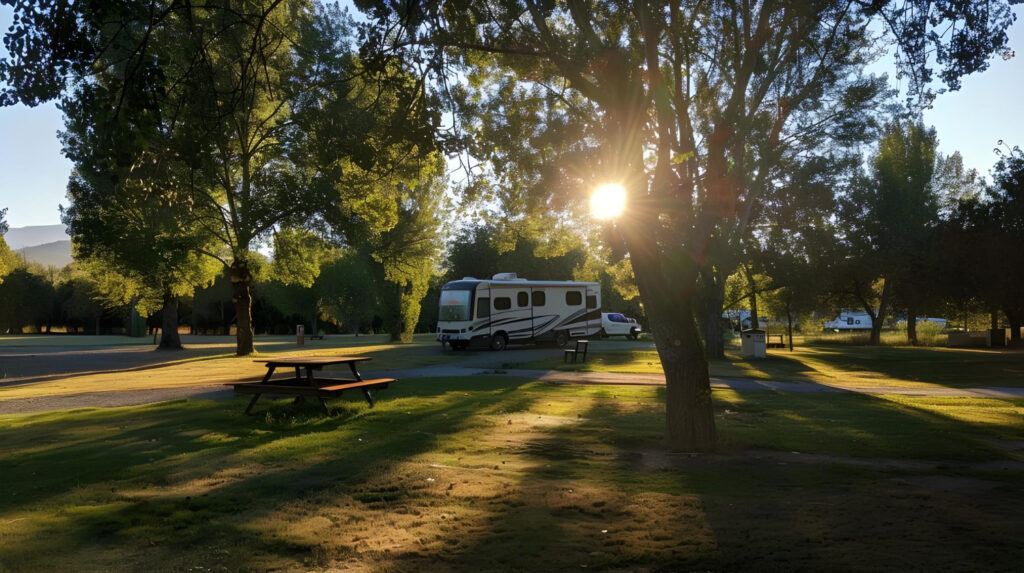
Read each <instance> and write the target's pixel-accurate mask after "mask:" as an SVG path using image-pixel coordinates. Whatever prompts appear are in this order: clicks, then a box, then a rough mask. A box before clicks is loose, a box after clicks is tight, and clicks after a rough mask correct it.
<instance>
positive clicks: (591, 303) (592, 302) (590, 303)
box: [587, 294, 597, 309]
mask: <svg viewBox="0 0 1024 573" xmlns="http://www.w3.org/2000/svg"><path fill="white" fill-rule="evenodd" d="M587 308H588V309H595V308H597V297H596V296H594V295H592V294H588V295H587Z"/></svg>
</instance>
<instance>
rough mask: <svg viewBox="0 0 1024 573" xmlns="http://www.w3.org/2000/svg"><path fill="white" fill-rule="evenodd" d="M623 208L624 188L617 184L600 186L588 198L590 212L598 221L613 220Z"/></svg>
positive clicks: (624, 200)
mask: <svg viewBox="0 0 1024 573" xmlns="http://www.w3.org/2000/svg"><path fill="white" fill-rule="evenodd" d="M625 208H626V188H625V187H623V186H622V185H620V184H619V183H607V184H605V185H602V186H600V187H598V188H597V189H594V194H593V195H591V196H590V212H591V214H593V215H594V217H596V218H598V219H614V218H615V217H618V216H619V215H621V214H622V210H623V209H625Z"/></svg>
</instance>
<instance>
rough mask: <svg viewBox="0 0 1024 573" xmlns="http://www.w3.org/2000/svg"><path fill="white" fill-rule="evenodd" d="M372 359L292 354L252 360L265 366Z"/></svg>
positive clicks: (315, 364)
mask: <svg viewBox="0 0 1024 573" xmlns="http://www.w3.org/2000/svg"><path fill="white" fill-rule="evenodd" d="M367 360H373V359H372V358H370V357H369V356H294V357H290V358H289V357H285V358H261V359H259V360H254V361H253V362H265V363H266V364H267V366H268V367H269V366H329V365H331V364H351V363H353V362H366V361H367Z"/></svg>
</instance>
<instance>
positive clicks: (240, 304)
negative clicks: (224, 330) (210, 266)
mask: <svg viewBox="0 0 1024 573" xmlns="http://www.w3.org/2000/svg"><path fill="white" fill-rule="evenodd" d="M251 286H252V274H251V273H250V272H249V262H248V261H244V260H242V261H235V262H233V263H232V264H231V302H232V304H234V305H235V328H236V333H235V354H237V355H238V356H248V355H250V354H252V353H253V343H252V291H251V288H250V287H251Z"/></svg>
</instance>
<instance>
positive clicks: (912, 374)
mask: <svg viewBox="0 0 1024 573" xmlns="http://www.w3.org/2000/svg"><path fill="white" fill-rule="evenodd" d="M812 350H813V354H810V355H808V357H807V361H808V362H811V361H814V362H821V363H822V364H823V365H824V366H825V367H826V368H827V369H830V370H837V371H847V372H856V373H864V374H874V375H875V377H876V378H878V379H880V380H896V381H909V382H924V383H929V384H937V385H941V386H947V387H953V388H958V387H971V386H1020V385H1021V384H1024V349H1021V348H1000V349H968V348H943V347H916V348H912V347H903V346H897V347H889V346H849V345H815V346H814V347H812Z"/></svg>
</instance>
